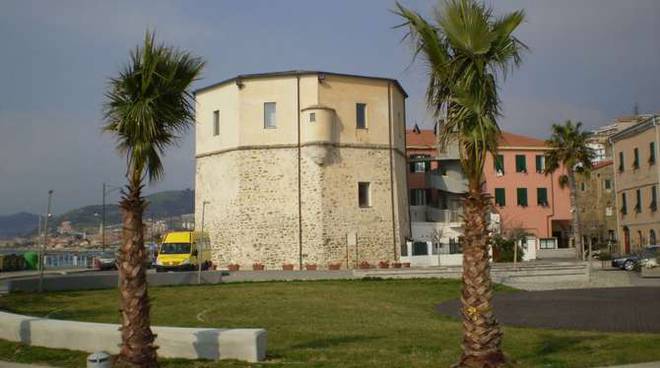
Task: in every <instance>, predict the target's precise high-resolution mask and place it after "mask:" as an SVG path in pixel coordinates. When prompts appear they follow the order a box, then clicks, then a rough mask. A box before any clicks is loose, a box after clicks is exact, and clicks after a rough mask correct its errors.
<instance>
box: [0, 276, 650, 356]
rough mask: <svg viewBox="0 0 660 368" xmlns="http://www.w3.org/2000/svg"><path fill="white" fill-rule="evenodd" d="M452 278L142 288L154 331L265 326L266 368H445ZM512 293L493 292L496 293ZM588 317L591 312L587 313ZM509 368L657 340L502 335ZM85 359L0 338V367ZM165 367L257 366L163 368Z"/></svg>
mask: <svg viewBox="0 0 660 368" xmlns="http://www.w3.org/2000/svg"><path fill="white" fill-rule="evenodd" d="M459 290H460V284H459V282H458V281H455V280H354V281H305V282H264V283H237V284H223V285H215V286H199V287H162V288H152V289H151V290H150V293H151V297H152V299H153V323H154V324H155V325H170V326H187V327H201V326H204V327H263V328H266V329H267V330H268V362H267V363H264V364H263V365H262V366H264V367H361V368H364V367H373V368H376V367H448V366H450V365H451V364H452V363H454V362H455V361H456V360H457V358H458V356H459V354H460V347H459V343H460V338H461V325H460V322H459V321H457V320H454V319H451V318H448V317H443V316H440V315H438V314H437V313H436V312H435V309H434V308H435V305H436V304H438V303H440V302H442V301H444V300H448V299H452V298H456V297H457V296H458V295H459ZM509 291H510V290H506V289H500V290H499V292H509ZM117 300H118V296H117V292H116V291H115V290H103V291H86V292H61V293H46V294H44V295H35V294H29V295H28V294H12V295H9V296H3V297H0V309H3V310H7V311H13V312H17V313H23V314H29V315H33V316H40V317H44V316H49V317H50V318H57V319H71V320H74V319H75V320H81V321H93V322H114V323H116V322H118V316H119V315H118V312H117V306H118V302H117ZM594 313H598V310H597V309H595V310H594ZM504 332H505V343H504V348H505V352H506V354H507V355H508V356H509V358H510V359H511V361H512V362H513V366H516V367H546V368H547V367H597V366H604V365H613V364H623V363H634V362H642V361H653V360H660V348H659V347H660V336H657V335H644V334H615V333H594V332H578V331H565V330H544V329H525V328H508V327H505V328H504ZM85 355H86V354H84V353H80V352H69V351H61V350H52V349H42V348H33V347H27V346H22V345H20V344H16V343H10V342H7V341H1V340H0V360H12V361H20V362H34V363H39V362H47V363H49V364H50V365H59V366H66V367H78V366H84V357H85ZM163 365H164V366H167V367H250V366H252V367H256V366H261V365H255V364H247V363H240V362H230V361H222V362H208V361H196V362H193V363H191V362H190V361H184V360H165V361H163Z"/></svg>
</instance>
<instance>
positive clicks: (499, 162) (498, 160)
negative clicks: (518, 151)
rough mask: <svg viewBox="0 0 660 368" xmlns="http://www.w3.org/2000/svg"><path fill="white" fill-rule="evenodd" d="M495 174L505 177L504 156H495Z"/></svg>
mask: <svg viewBox="0 0 660 368" xmlns="http://www.w3.org/2000/svg"><path fill="white" fill-rule="evenodd" d="M493 162H494V164H495V172H496V173H497V174H498V175H504V156H502V155H495V157H494V161H493Z"/></svg>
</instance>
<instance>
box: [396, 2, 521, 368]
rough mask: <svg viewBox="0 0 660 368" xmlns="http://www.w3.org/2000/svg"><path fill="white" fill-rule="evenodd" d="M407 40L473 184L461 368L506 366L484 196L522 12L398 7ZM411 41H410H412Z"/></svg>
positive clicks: (468, 201)
mask: <svg viewBox="0 0 660 368" xmlns="http://www.w3.org/2000/svg"><path fill="white" fill-rule="evenodd" d="M395 13H397V14H398V15H400V16H401V17H403V19H404V21H405V22H404V23H403V24H402V25H401V26H402V27H406V28H408V33H407V34H406V37H409V38H410V39H411V40H412V42H413V44H414V55H415V57H418V56H422V57H423V58H424V60H425V61H426V64H427V66H428V73H429V84H428V87H427V104H428V106H429V107H430V108H431V109H432V110H433V111H434V113H435V115H436V118H437V119H438V120H441V119H442V117H443V116H444V120H445V121H444V122H443V124H442V126H441V129H440V131H439V139H440V143H441V145H446V144H448V143H454V144H457V145H458V149H459V153H460V161H461V165H462V168H463V171H464V174H465V175H466V177H467V179H468V193H467V194H466V198H465V201H464V204H463V206H464V221H465V225H464V229H465V236H464V245H463V289H462V295H461V302H462V307H461V314H462V316H463V344H462V347H463V354H462V355H461V358H460V361H459V362H458V364H457V365H456V367H479V368H483V367H499V366H501V365H503V364H504V363H505V357H504V354H503V353H502V332H501V330H500V328H499V325H498V323H497V320H496V319H495V316H494V314H493V308H492V305H491V299H492V281H491V277H490V263H489V256H488V246H489V236H488V229H487V225H488V221H487V214H488V213H489V211H490V208H491V206H492V202H491V198H490V197H489V196H488V195H486V194H485V193H484V191H483V183H484V174H483V173H484V163H485V161H486V156H487V155H488V154H489V153H490V154H493V153H495V152H496V151H497V144H498V138H499V137H500V135H501V132H500V129H499V126H498V124H497V119H498V117H499V116H500V99H499V96H498V82H499V80H500V79H502V78H503V77H505V76H506V75H507V73H508V72H510V71H512V70H513V69H515V67H516V66H518V65H519V64H520V62H521V54H522V52H523V51H524V50H525V49H526V46H525V45H524V44H523V43H522V42H520V41H519V40H518V39H517V38H516V37H514V36H513V35H512V33H513V32H514V31H515V30H516V28H517V27H518V26H519V25H520V24H521V23H522V22H523V20H524V18H525V15H524V12H523V11H516V12H513V13H510V14H506V15H504V16H502V17H495V16H494V15H493V12H492V9H491V8H489V7H487V6H485V5H484V4H483V3H481V2H479V1H477V0H446V1H442V2H441V3H440V6H439V7H437V8H436V10H435V14H434V15H435V22H434V23H433V24H431V23H429V22H427V21H426V20H425V19H424V18H423V17H422V16H421V15H420V14H418V13H416V12H414V11H411V10H409V9H406V8H404V7H403V6H401V5H400V4H397V9H396V10H395ZM406 37H404V38H406Z"/></svg>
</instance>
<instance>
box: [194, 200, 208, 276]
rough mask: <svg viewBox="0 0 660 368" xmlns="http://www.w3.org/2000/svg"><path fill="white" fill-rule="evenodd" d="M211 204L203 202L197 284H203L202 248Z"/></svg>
mask: <svg viewBox="0 0 660 368" xmlns="http://www.w3.org/2000/svg"><path fill="white" fill-rule="evenodd" d="M209 203H211V202H209V201H202V226H201V231H200V232H201V234H200V237H201V240H202V241H201V242H199V243H197V244H199V245H198V246H197V248H198V249H197V284H201V283H202V262H201V259H200V257H201V256H202V246H203V244H204V243H205V241H206V240H205V239H206V238H205V237H204V212H205V210H206V205H207V204H209Z"/></svg>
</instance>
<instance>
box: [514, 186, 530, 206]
mask: <svg viewBox="0 0 660 368" xmlns="http://www.w3.org/2000/svg"><path fill="white" fill-rule="evenodd" d="M516 194H517V197H518V206H521V207H527V205H528V203H527V188H517V189H516Z"/></svg>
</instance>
